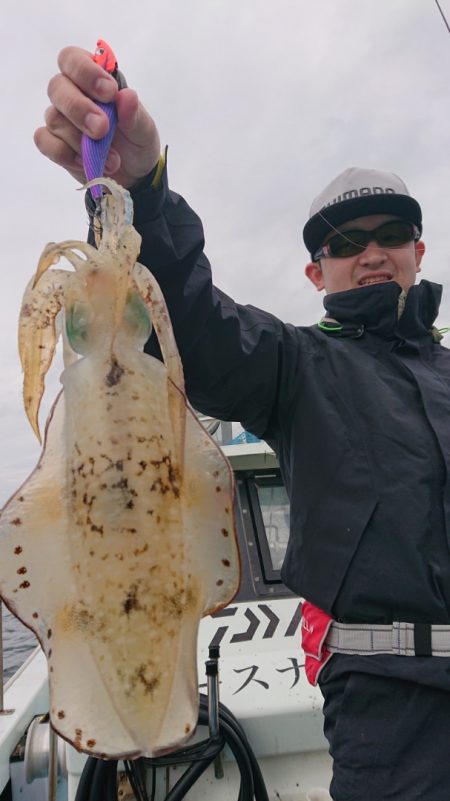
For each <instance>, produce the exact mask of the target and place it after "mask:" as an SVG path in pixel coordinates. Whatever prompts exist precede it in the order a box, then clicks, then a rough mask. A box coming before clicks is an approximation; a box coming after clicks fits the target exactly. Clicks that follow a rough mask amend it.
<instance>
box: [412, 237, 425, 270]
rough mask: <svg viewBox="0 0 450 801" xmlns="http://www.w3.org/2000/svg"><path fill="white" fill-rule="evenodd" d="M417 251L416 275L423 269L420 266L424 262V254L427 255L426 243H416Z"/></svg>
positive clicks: (420, 241)
mask: <svg viewBox="0 0 450 801" xmlns="http://www.w3.org/2000/svg"><path fill="white" fill-rule="evenodd" d="M415 250H416V273H420V271H421V269H422V268H421V266H420V262H421V261H422V258H423V254H424V253H425V250H426V247H425V242H422V240H421V239H419V241H418V242H416V244H415Z"/></svg>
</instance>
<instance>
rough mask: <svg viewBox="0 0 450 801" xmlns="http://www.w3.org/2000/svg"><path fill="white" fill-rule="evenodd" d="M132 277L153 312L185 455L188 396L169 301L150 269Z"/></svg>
mask: <svg viewBox="0 0 450 801" xmlns="http://www.w3.org/2000/svg"><path fill="white" fill-rule="evenodd" d="M132 275H133V283H134V286H135V288H136V290H137V291H138V292H139V294H140V295H141V297H142V299H143V300H144V302H145V303H146V304H147V306H148V308H149V311H150V316H151V321H152V325H153V327H154V329H155V331H156V335H157V337H158V341H159V345H160V348H161V353H162V357H163V359H164V363H165V365H166V368H167V374H168V378H169V383H168V393H169V408H170V417H171V423H172V429H173V432H174V437H175V445H176V452H177V453H179V454H184V444H185V434H186V395H185V389H184V375H183V366H182V364H181V359H180V355H179V353H178V348H177V345H176V342H175V336H174V333H173V328H172V324H171V322H170V317H169V312H168V309H167V306H166V301H165V300H164V296H163V294H162V292H161V289H160V287H159V284H158V283H157V282H156V281H155V279H154V278H153V276H152V274H151V273H150V272H149V271H148V270H147V269H146V267H143V266H142V264H139V263H136V264H135V265H134V269H133V274H132ZM180 458H182V457H180ZM180 470H181V471H182V470H183V465H182V464H180Z"/></svg>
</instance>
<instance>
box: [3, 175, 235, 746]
mask: <svg viewBox="0 0 450 801" xmlns="http://www.w3.org/2000/svg"><path fill="white" fill-rule="evenodd" d="M100 182H101V183H102V184H104V185H106V187H107V188H108V190H109V193H107V194H105V195H104V196H103V198H102V200H101V201H100V203H101V214H102V218H101V227H102V236H101V240H100V242H99V246H98V248H95V247H93V246H91V245H89V244H86V243H82V242H77V241H65V242H62V243H60V244H55V243H50V244H49V245H47V246H46V248H45V249H44V251H43V253H42V256H41V258H40V260H39V263H38V266H37V270H36V274H35V275H34V277H33V278H32V280H31V281H30V283H29V284H28V286H27V288H26V290H25V293H24V297H23V302H22V307H21V311H20V322H19V350H20V357H21V361H22V367H23V372H24V406H25V411H26V414H27V416H28V419H29V421H30V423H31V426H32V428H33V430H34V432H35V434H36V435H37V436H38V438H40V436H41V435H40V428H39V407H40V402H41V398H42V395H43V392H44V384H45V376H46V373H47V371H48V369H49V367H50V365H51V362H52V359H53V356H54V353H55V347H56V343H57V339H58V333H57V322H56V321H57V319H59V318H60V316H61V314H62V315H63V324H62V330H63V337H64V340H65V354H66V358H65V365H64V370H63V372H62V375H61V384H62V390H61V392H60V393H59V395H58V397H57V399H56V401H55V402H54V404H53V407H52V409H51V411H50V414H49V416H48V420H47V423H46V428H45V435H44V442H43V449H42V453H41V456H40V459H39V462H38V464H37V466H36V467H35V469H34V470H33V472H32V473H31V475H30V476H29V477H28V478H27V479H26V481H25V482H24V484H23V485H22V486H21V487H20V488H19V490H18V491H17V492H16V493H15V494H14V495H13V496H12V498H11V499H10V500H9V501H8V502H7V503H6V505H5V506H4V508H3V509H2V510H1V513H0V564H1V566H2V567H1V571H0V595H1V597H2V599H3V600H4V602H5V603H6V605H7V606H8V607H9V609H10V610H11V611H12V612H13V613H14V614H15V615H16V616H17V617H18V618H19V619H20V620H22V621H23V623H25V625H26V626H28V627H29V628H30V629H32V630H33V631H34V632H35V633H36V635H37V637H38V639H39V641H40V643H41V646H42V648H43V649H44V651H45V654H46V657H47V660H48V670H49V687H50V718H51V724H52V726H53V728H54V729H55V730H56V731H57V733H58V734H59V735H60V736H61V737H63V738H65V739H66V740H67V741H68V742H69V743H71V744H72V745H73V746H74V747H75V748H76V749H78V750H79V751H83V752H85V753H87V754H90V755H93V756H96V757H100V758H136V757H139V756H141V755H147V756H155V755H158V754H162V753H167V752H170V751H172V750H175V749H178V748H180V747H182V746H183V745H184V744H185V743H186V742H187V741H188V740H189V738H190V737H191V736H192V734H193V733H194V730H195V727H196V723H197V715H198V678H197V634H198V627H199V622H200V620H201V618H202V616H204V615H209V614H212V613H214V612H215V611H217V610H219V609H221V608H222V607H223V606H225V605H226V604H227V603H229V602H230V601H231V600H232V598H233V597H234V595H235V593H236V592H237V589H238V586H239V578H240V568H239V552H238V548H237V541H236V533H235V523H234V514H233V511H234V510H233V505H234V484H233V474H232V470H231V467H230V465H229V463H228V462H227V460H226V458H225V456H224V455H223V453H222V452H221V450H220V449H219V447H218V446H217V444H216V443H215V442H214V441H213V440H212V439H211V437H210V436H209V434H208V433H207V432H206V430H205V429H204V428H203V426H202V425H201V424H200V422H199V420H198V418H197V416H196V414H195V412H194V410H193V409H192V408H191V406H190V405H189V403H188V401H187V399H186V395H185V390H184V380H183V370H182V365H181V361H180V356H179V354H178V350H177V347H176V343H175V338H174V334H173V330H172V326H171V322H170V318H169V314H168V311H167V307H166V304H165V301H164V298H163V295H162V293H161V290H160V288H159V286H158V284H157V282H156V280H155V278H154V277H153V276H152V274H151V273H150V272H149V271H148V270H147V268H145V267H143V266H142V265H140V264H139V263H138V262H137V258H138V254H139V249H140V242H141V239H140V236H139V234H138V233H137V231H136V230H135V229H134V227H133V225H132V214H133V209H132V202H131V198H130V195H129V193H128V192H127V191H126V190H125V189H123V188H122V187H119V186H118V185H117V184H116V183H115V182H114V181H112V180H109V179H104V178H102V179H100ZM92 183H94V182H92ZM95 183H96V184H98V183H99V179H95ZM87 187H89V184H87ZM62 257H64V258H65V259H66V260H67V262H68V263H69V265H71V267H72V269H68V270H65V269H61V268H59V267H55V265H56V264H57V263H58V262H59V261H60V259H61V258H62ZM152 326H153V328H154V330H155V332H156V335H157V337H158V341H159V344H160V349H161V353H162V357H163V360H162V361H161V360H158V359H157V358H153V357H152V356H149V355H147V354H146V353H145V352H143V346H144V344H145V342H146V341H147V339H148V336H149V334H150V331H151V328H152Z"/></svg>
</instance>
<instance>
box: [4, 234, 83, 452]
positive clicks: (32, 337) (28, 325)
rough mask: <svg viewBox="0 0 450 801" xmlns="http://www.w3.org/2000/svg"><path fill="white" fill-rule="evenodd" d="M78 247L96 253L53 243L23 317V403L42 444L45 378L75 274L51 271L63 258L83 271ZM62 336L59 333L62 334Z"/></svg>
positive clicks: (29, 291) (29, 293) (31, 286)
mask: <svg viewBox="0 0 450 801" xmlns="http://www.w3.org/2000/svg"><path fill="white" fill-rule="evenodd" d="M74 248H76V249H77V250H79V251H80V252H83V253H84V254H85V256H86V257H87V258H89V257H90V256H93V255H94V254H95V253H96V250H95V248H93V247H92V246H91V245H87V244H84V243H80V242H76V241H74V240H68V241H67V242H62V243H61V244H59V245H57V244H55V243H54V242H51V243H50V244H49V245H47V246H46V247H45V249H44V251H43V253H42V256H41V258H40V259H39V263H38V266H37V269H36V274H35V276H34V277H33V279H32V280H31V281H30V283H29V284H28V286H27V288H26V290H25V293H24V296H23V300H22V306H21V310H20V317H19V354H20V360H21V363H22V369H23V372H24V381H23V400H24V406H25V412H26V414H27V417H28V419H29V421H30V424H31V427H32V429H33V431H34V433H35V434H36V436H37V438H38V440H39V442H41V434H40V430H39V422H38V415H39V407H40V405H41V400H42V395H43V393H44V385H45V376H46V374H47V372H48V370H49V368H50V365H51V363H52V360H53V356H54V354H55V348H56V343H57V340H58V334H57V331H56V324H55V320H56V316H57V314H58V312H59V311H60V310H61V308H62V307H63V305H64V300H65V297H66V295H67V289H68V286H69V285H70V284H71V283H72V282H73V280H74V273H73V272H68V271H66V270H51V271H50V272H47V271H48V270H49V268H50V267H52V265H54V264H56V263H57V262H58V261H59V259H60V257H61V256H65V257H66V259H67V260H68V261H69V262H70V263H71V264H72V266H73V267H74V268H75V270H79V269H81V268H82V267H83V265H84V264H85V259H84V258H82V257H80V256H79V255H77V254H76V253H74V250H73V249H74ZM58 333H59V332H58Z"/></svg>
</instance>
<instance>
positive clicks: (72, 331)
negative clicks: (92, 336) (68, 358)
mask: <svg viewBox="0 0 450 801" xmlns="http://www.w3.org/2000/svg"><path fill="white" fill-rule="evenodd" d="M91 322H92V311H91V309H90V308H89V306H87V304H85V303H80V302H78V301H77V302H75V303H74V304H73V306H72V307H71V308H70V309H69V310H68V311H67V313H66V333H67V339H68V340H69V344H70V347H71V348H72V350H74V351H75V352H76V353H81V354H83V355H84V354H85V353H86V352H87V350H88V347H89V326H90V324H91Z"/></svg>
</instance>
